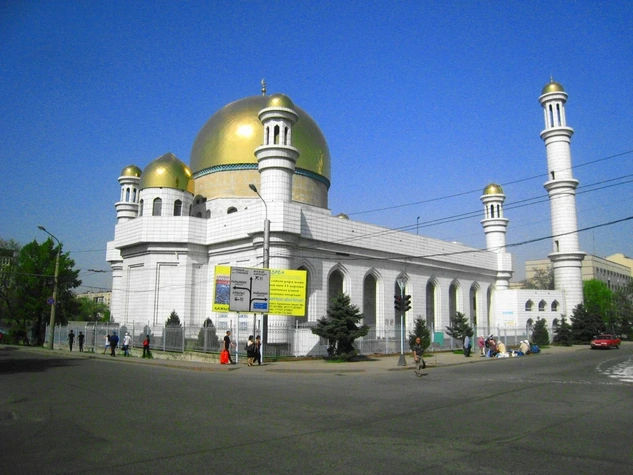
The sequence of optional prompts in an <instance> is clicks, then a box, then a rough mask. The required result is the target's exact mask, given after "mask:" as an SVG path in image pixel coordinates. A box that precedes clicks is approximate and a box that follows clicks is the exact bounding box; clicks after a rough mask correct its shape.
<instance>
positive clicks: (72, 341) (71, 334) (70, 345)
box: [68, 330, 75, 351]
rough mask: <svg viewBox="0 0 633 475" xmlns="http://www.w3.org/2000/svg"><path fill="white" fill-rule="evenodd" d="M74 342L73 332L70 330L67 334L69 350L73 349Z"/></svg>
mask: <svg viewBox="0 0 633 475" xmlns="http://www.w3.org/2000/svg"><path fill="white" fill-rule="evenodd" d="M74 342H75V332H74V331H72V330H70V333H69V334H68V347H69V348H70V351H73V343H74Z"/></svg>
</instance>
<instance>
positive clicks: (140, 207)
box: [138, 200, 143, 216]
mask: <svg viewBox="0 0 633 475" xmlns="http://www.w3.org/2000/svg"><path fill="white" fill-rule="evenodd" d="M138 215H139V216H143V200H141V201H140V202H139V204H138Z"/></svg>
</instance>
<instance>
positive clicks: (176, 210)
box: [174, 200, 182, 216]
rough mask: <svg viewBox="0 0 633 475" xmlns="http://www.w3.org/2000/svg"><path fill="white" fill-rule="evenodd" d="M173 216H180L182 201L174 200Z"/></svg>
mask: <svg viewBox="0 0 633 475" xmlns="http://www.w3.org/2000/svg"><path fill="white" fill-rule="evenodd" d="M174 216H182V201H180V200H176V201H174Z"/></svg>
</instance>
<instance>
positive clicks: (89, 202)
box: [0, 0, 633, 289]
mask: <svg viewBox="0 0 633 475" xmlns="http://www.w3.org/2000/svg"><path fill="white" fill-rule="evenodd" d="M632 25H633V3H632V2H618V1H613V2H590V1H578V2H556V1H555V2H552V1H547V2H541V1H533V2H505V1H503V2H502V1H499V2H494V1H491V2H457V1H455V2H450V1H442V2H440V1H437V2H434V1H415V2H414V1H401V2H387V1H385V2H377V1H375V2H372V1H346V2H313V1H300V2H296V1H288V2H285V1H279V2H275V1H268V2H260V1H249V2H247V1H227V2H222V1H214V2H198V1H189V2H178V1H158V2H139V1H108V2H94V1H75V2H63V1H48V2H40V1H29V2H26V1H6V0H2V1H0V65H1V70H2V75H1V77H2V80H1V81H0V112H1V115H0V118H1V119H0V120H1V123H0V143H2V144H3V148H4V152H3V154H2V158H1V159H0V173H2V175H3V176H4V177H5V178H8V181H6V180H5V182H4V186H3V187H2V197H3V199H2V200H1V201H0V216H2V219H1V220H0V237H2V238H4V239H11V238H13V239H15V240H17V241H18V242H20V243H22V244H26V243H28V242H30V241H32V240H33V239H37V240H38V241H40V242H41V241H43V240H45V239H46V237H47V236H46V235H45V234H44V233H42V232H41V231H38V229H37V226H38V225H39V224H41V225H44V226H45V227H46V228H47V229H48V230H49V231H51V232H52V233H53V234H55V235H56V236H57V237H58V238H59V239H60V240H61V241H62V242H63V243H64V249H65V250H69V251H70V252H71V256H72V257H73V258H74V259H75V261H76V264H77V267H78V268H80V269H82V272H81V278H82V279H83V281H84V284H85V285H86V287H84V288H85V289H88V288H93V289H96V288H109V287H110V279H109V276H110V274H95V273H92V272H89V271H87V269H103V270H109V267H108V265H107V263H106V262H105V248H106V242H107V241H109V240H111V239H112V238H113V234H114V224H115V222H116V214H115V210H114V203H115V202H116V201H117V200H118V199H119V193H120V191H119V184H118V182H117V177H118V175H119V173H120V171H121V170H122V169H123V167H125V166H126V165H129V164H136V165H138V166H140V167H141V168H143V167H145V166H146V165H147V164H148V163H149V162H150V161H151V160H153V159H154V158H156V157H158V156H160V155H162V154H164V153H166V152H173V153H174V154H175V155H176V156H178V157H179V158H181V159H182V160H183V161H184V162H186V163H188V162H189V155H190V152H191V146H192V144H193V141H194V139H195V137H196V134H197V133H198V131H199V130H200V128H201V127H202V126H203V125H204V123H205V122H206V121H207V120H208V118H209V117H210V116H211V115H212V114H213V113H214V112H215V111H217V110H218V109H219V108H221V107H222V106H224V105H226V104H227V103H229V102H232V101H234V100H237V99H241V98H243V97H246V96H251V95H256V94H259V90H260V84H259V81H260V80H261V78H263V77H265V78H266V81H267V83H268V91H269V92H270V93H273V92H283V93H285V94H287V95H289V96H290V97H291V98H292V100H293V101H294V102H295V104H297V105H299V106H300V107H301V108H302V109H304V110H305V111H306V112H308V113H309V114H310V115H311V116H312V117H313V118H314V119H315V120H316V122H317V123H318V124H319V126H320V127H321V129H322V130H323V132H324V134H325V137H326V139H327V140H328V144H329V146H330V152H331V155H332V187H331V189H330V208H331V210H332V212H333V213H334V214H338V213H341V212H344V213H347V214H348V215H350V217H351V218H352V219H357V220H361V221H365V222H371V223H375V224H379V225H382V226H387V227H394V228H395V227H407V226H408V227H409V229H410V230H411V232H416V225H417V224H418V223H419V227H418V231H419V233H420V234H424V235H428V236H432V237H438V238H441V239H447V240H451V241H459V242H463V243H465V244H467V245H471V246H474V247H483V246H484V245H485V238H484V234H483V231H482V228H481V224H480V222H479V221H480V220H481V218H482V216H481V214H477V215H476V216H475V217H471V218H469V219H464V220H458V221H452V222H450V223H448V224H443V225H433V226H430V225H428V224H427V222H430V221H433V220H437V219H441V218H445V217H452V216H456V215H460V214H462V213H467V212H471V211H478V210H481V209H482V205H481V202H480V201H479V197H480V195H481V191H482V190H483V188H484V187H485V186H486V185H487V184H488V183H490V182H496V183H499V184H501V185H503V186H504V190H505V192H506V195H507V201H506V217H508V218H509V219H510V226H509V230H508V236H507V241H508V243H518V242H523V241H526V240H532V239H538V238H540V237H543V236H548V235H549V234H550V233H551V229H550V224H549V205H548V203H547V201H542V202H540V203H537V204H534V205H531V206H519V207H516V208H511V206H512V204H513V203H516V204H520V202H522V201H523V200H529V199H532V198H537V197H540V196H545V190H544V189H543V186H542V185H543V183H544V182H545V181H546V176H545V174H546V158H545V148H544V145H543V142H542V140H541V139H540V137H539V134H540V132H541V130H542V129H543V117H542V111H541V108H540V105H539V103H538V96H539V95H540V92H541V89H542V87H543V86H544V85H545V84H546V83H547V82H548V81H549V78H550V76H553V77H554V79H555V80H556V81H558V82H560V83H562V84H563V86H564V87H565V90H566V91H567V92H568V94H569V101H568V103H567V120H568V124H569V125H570V126H571V127H573V128H574V130H575V134H574V136H573V138H572V159H573V164H574V166H576V168H575V170H574V175H575V177H576V178H577V179H578V180H579V181H580V187H579V189H578V199H577V206H578V222H579V227H580V228H585V227H590V226H596V225H599V224H601V223H605V222H610V221H614V220H618V219H622V218H626V217H630V216H632V215H633V212H632V211H633V184H632V183H631V179H632V177H631V176H629V175H631V174H632V173H633V166H632V162H633V133H632V131H633V114H632V111H633V93H632V91H633V26H632ZM616 155H618V156H617V157H615V156H616ZM609 157H613V158H609ZM452 195H458V196H454V197H451V198H446V197H448V196H452ZM418 217H419V219H418ZM632 231H633V220H629V221H624V222H622V223H619V224H615V225H611V226H604V227H599V228H596V229H594V230H591V231H587V232H583V233H582V234H581V237H580V242H581V246H582V249H583V250H584V251H586V252H588V253H595V254H597V255H599V256H603V257H604V256H607V255H610V254H613V253H616V252H623V253H625V254H627V255H629V256H631V255H633V244H631V243H632V242H633V240H632V239H631V235H632V234H633V232H632ZM512 252H513V253H514V254H515V256H516V267H517V273H516V276H517V278H522V276H523V263H524V261H525V260H526V259H537V258H543V257H545V256H546V255H547V254H548V253H549V252H551V243H550V241H549V240H545V241H540V242H536V243H534V244H530V245H524V246H518V247H514V248H512ZM515 280H516V279H515Z"/></svg>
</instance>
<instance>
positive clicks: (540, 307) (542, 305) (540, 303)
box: [538, 300, 547, 312]
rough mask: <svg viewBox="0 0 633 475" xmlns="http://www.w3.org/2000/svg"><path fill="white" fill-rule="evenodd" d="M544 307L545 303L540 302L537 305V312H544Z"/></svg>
mask: <svg viewBox="0 0 633 475" xmlns="http://www.w3.org/2000/svg"><path fill="white" fill-rule="evenodd" d="M546 307H547V303H546V302H545V300H541V301H540V302H539V303H538V311H539V312H544V311H545V308H546Z"/></svg>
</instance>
